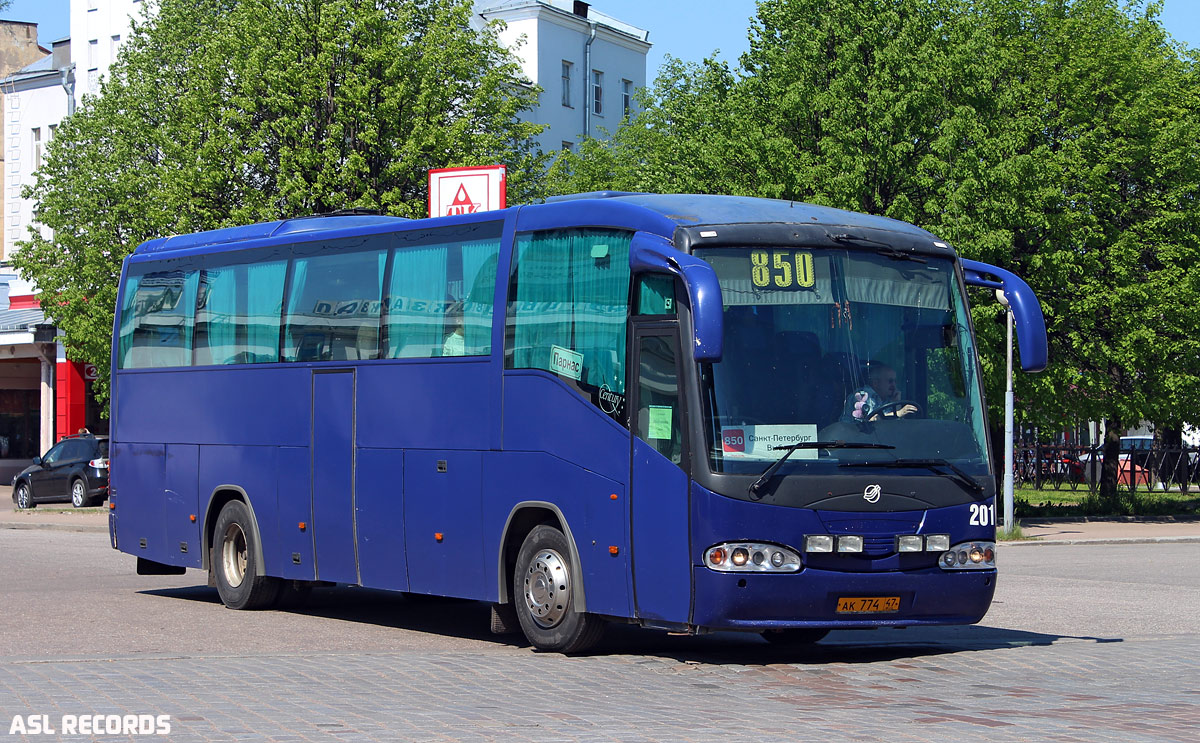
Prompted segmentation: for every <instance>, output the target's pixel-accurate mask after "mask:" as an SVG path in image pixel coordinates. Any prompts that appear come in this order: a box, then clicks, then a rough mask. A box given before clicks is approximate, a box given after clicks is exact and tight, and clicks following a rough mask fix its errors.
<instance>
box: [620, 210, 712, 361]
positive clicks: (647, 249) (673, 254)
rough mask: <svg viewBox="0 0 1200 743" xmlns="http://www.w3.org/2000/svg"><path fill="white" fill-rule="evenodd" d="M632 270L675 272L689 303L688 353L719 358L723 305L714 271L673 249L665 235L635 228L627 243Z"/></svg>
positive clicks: (697, 359) (709, 359)
mask: <svg viewBox="0 0 1200 743" xmlns="http://www.w3.org/2000/svg"><path fill="white" fill-rule="evenodd" d="M629 267H630V268H631V269H632V270H633V271H635V272H636V271H657V272H659V273H669V274H673V275H675V276H678V277H679V278H680V279H681V280H682V281H683V285H684V287H686V288H687V294H688V300H689V302H690V303H691V305H692V331H693V337H692V344H691V345H692V357H693V358H694V359H696V361H701V362H703V361H720V360H721V353H722V351H723V350H724V345H723V344H724V338H725V336H724V332H725V331H724V327H723V323H724V319H725V314H724V308H723V307H722V306H721V285H720V283H718V281H717V272H716V271H714V270H713V267H712V266H710V265H709V264H707V263H705V262H704V261H702V260H700V259H699V258H697V257H695V256H692V255H688V254H687V253H683V252H680V251H678V250H676V249H675V246H674V245H672V244H671V242H670V241H669V240H667V239H666V238H663V237H660V236H658V235H653V234H650V233H648V232H638V233H636V234H634V236H633V242H632V243H631V244H630V246H629Z"/></svg>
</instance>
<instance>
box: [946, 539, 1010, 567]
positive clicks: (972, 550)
mask: <svg viewBox="0 0 1200 743" xmlns="http://www.w3.org/2000/svg"><path fill="white" fill-rule="evenodd" d="M938 565H939V566H941V568H942V570H995V569H996V543H995V542H963V543H962V544H956V545H954V546H953V547H951V548H950V549H948V550H946V551H945V552H943V553H942V556H941V557H940V558H938Z"/></svg>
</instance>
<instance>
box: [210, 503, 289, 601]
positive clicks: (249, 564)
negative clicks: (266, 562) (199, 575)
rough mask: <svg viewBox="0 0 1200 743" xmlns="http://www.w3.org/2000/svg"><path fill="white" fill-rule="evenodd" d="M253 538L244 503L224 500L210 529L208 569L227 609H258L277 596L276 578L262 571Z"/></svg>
mask: <svg viewBox="0 0 1200 743" xmlns="http://www.w3.org/2000/svg"><path fill="white" fill-rule="evenodd" d="M256 539H257V535H256V532H255V531H254V522H253V521H252V520H251V519H250V510H249V509H248V508H246V504H244V503H242V502H241V501H236V500H235V501H230V502H229V503H226V504H225V507H224V508H222V509H221V515H220V516H218V517H217V525H216V528H215V529H214V531H213V545H212V553H211V555H210V557H209V570H211V571H212V573H213V579H214V582H215V583H216V585H217V593H219V594H220V595H221V601H222V602H223V603H224V604H225V605H226V606H228V607H229V608H230V609H260V608H263V607H265V606H270V605H271V604H273V603H274V602H275V599H276V598H278V596H279V588H280V581H279V579H278V578H271V577H268V576H265V575H262V574H261V573H262V566H260V565H259V564H258V557H257V555H256V553H257V551H258V544H257V542H256V541H255V540H256Z"/></svg>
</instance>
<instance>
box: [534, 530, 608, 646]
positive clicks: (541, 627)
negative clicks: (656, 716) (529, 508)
mask: <svg viewBox="0 0 1200 743" xmlns="http://www.w3.org/2000/svg"><path fill="white" fill-rule="evenodd" d="M571 570H572V565H571V549H570V545H569V543H568V542H567V538H566V537H565V536H564V535H563V533H562V532H561V531H559V530H558V529H555V528H554V527H552V526H546V525H544V524H543V525H540V526H535V527H534V528H533V531H531V532H529V536H527V537H525V542H524V544H522V545H521V551H520V552H519V553H517V567H516V571H515V572H514V573H513V597H514V604H515V605H516V610H517V619H518V621H519V622H520V624H521V631H522V632H524V633H525V637H526V638H528V639H529V642H530V643H532V644H533V646H534V647H536V648H538V649H539V650H554V651H558V652H560V653H578V652H581V651H584V650H587V649H588V648H590V647H592V646H593V645H595V644H596V643H597V642H599V640H600V637H601V635H603V634H604V620H602V619H600V618H599V617H596V616H593V615H591V614H584V613H581V612H577V611H575V609H574V607H573V602H574V599H575V590H576V587H575V586H574V579H573V578H572V575H571Z"/></svg>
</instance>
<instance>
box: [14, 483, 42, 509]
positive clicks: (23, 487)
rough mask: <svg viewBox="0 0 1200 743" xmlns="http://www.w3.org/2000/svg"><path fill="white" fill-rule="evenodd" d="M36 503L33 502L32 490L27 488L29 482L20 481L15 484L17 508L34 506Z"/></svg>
mask: <svg viewBox="0 0 1200 743" xmlns="http://www.w3.org/2000/svg"><path fill="white" fill-rule="evenodd" d="M36 507H37V504H36V503H34V502H33V491H31V490H30V489H29V483H27V482H22V483H21V484H20V485H18V486H17V508H36Z"/></svg>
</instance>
